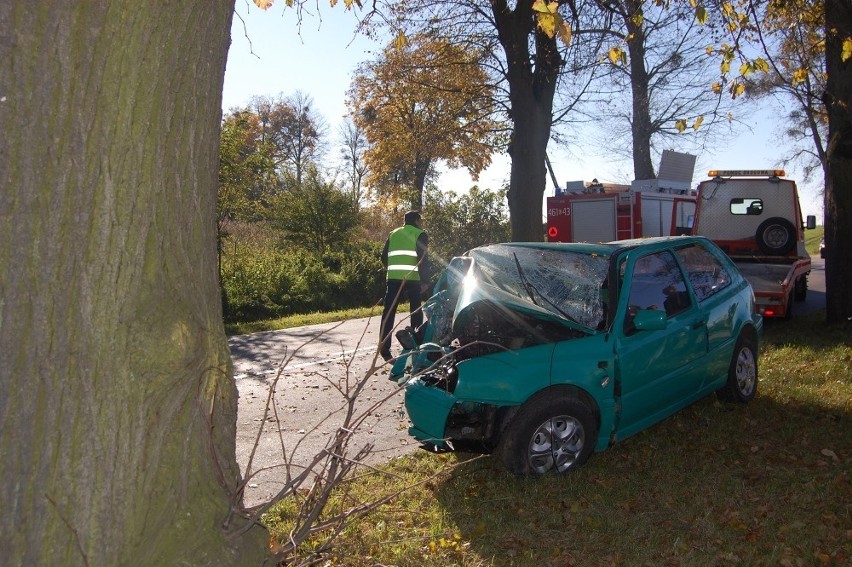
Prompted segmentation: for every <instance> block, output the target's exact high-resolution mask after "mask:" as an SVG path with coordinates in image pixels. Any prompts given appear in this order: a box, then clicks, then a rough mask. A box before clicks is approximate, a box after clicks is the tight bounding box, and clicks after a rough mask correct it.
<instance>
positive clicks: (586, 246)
mask: <svg viewBox="0 0 852 567" xmlns="http://www.w3.org/2000/svg"><path fill="white" fill-rule="evenodd" d="M691 242H703V243H707V242H710V241H709V240H707V239H706V238H704V237H702V236H658V237H652V238H634V239H632V240H615V241H612V242H598V243H591V242H504V243H502V244H490V245H487V246H480V247H479V248H489V247H491V246H511V247H518V248H536V249H540V250H554V251H567V252H572V251H573V252H580V253H583V254H598V255H600V256H611V255H613V254H614V253H616V252H619V251H622V250H625V249H628V248H639V247H642V248H653V249H657V248H670V247H672V246H675V245H683V244H689V243H691ZM474 250H476V248H474Z"/></svg>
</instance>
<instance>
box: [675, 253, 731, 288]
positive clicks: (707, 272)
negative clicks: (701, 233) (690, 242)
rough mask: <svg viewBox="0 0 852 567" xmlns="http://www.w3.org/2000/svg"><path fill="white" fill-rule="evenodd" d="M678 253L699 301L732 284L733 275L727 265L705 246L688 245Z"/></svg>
mask: <svg viewBox="0 0 852 567" xmlns="http://www.w3.org/2000/svg"><path fill="white" fill-rule="evenodd" d="M676 253H677V256H678V258H680V261H681V263H682V264H683V267H684V269H686V277H687V278H688V279H689V283H690V284H692V289H693V291H694V292H695V297H696V299H698V301H699V302H701V301H704V300H705V299H707V298H708V297H711V296H712V295H714V294H716V293H717V292H719V291H721V290H722V289H724V288H726V287H728V286H729V285H730V284H731V276H730V274H729V273H728V271H727V270H726V269H725V266H723V265H722V263H721V262H719V260H718V259H716V257H715V256H713V254H711V253H710V252H709V251H708V250H707V249H706V248H704V247H703V246H700V245H695V246H687V247H686V248H680V249H679V250H677V252H676Z"/></svg>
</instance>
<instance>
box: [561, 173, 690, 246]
mask: <svg viewBox="0 0 852 567" xmlns="http://www.w3.org/2000/svg"><path fill="white" fill-rule="evenodd" d="M695 200H696V197H695V193H694V191H691V190H689V189H666V188H659V189H656V190H650V191H648V190H642V191H636V190H634V189H633V188H629V187H624V186H622V187H605V186H603V185H602V184H590V185H588V186H586V187H585V188H584V189H583V190H582V191H581V192H575V193H570V192H566V193H562V194H560V195H556V196H554V197H548V198H547V238H548V240H550V241H551V242H609V241H612V240H627V239H630V238H642V237H649V236H670V235H671V236H674V235H679V234H689V233H690V231H691V228H692V222H693V219H694V217H695Z"/></svg>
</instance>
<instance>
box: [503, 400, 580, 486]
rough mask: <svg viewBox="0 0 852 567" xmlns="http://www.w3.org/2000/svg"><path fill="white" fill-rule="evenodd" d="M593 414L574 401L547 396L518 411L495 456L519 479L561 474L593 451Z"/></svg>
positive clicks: (575, 465)
mask: <svg viewBox="0 0 852 567" xmlns="http://www.w3.org/2000/svg"><path fill="white" fill-rule="evenodd" d="M596 441H597V426H596V420H595V418H594V415H593V414H592V410H591V409H590V408H589V406H587V405H586V404H585V403H583V402H582V401H580V400H579V399H577V398H574V397H566V396H560V395H555V396H554V395H552V394H551V395H548V396H546V397H545V396H542V397H537V398H533V399H532V400H530V401H528V402H527V403H526V404H525V405H524V406H523V407H521V409H520V411H519V412H518V414H517V415H516V416H515V419H513V420H512V423H510V424H509V427H508V429H507V430H506V431H505V432H504V433H503V438H502V439H501V440H500V443H499V445H498V447H497V455H498V456H499V458H500V460H501V461H503V464H504V465H505V466H506V468H507V469H509V471H511V472H513V473H515V474H516V475H519V476H527V475H531V476H542V475H545V474H548V473H556V474H561V473H564V472H566V471H568V470H571V469H575V468H577V467H579V466H580V465H582V464H583V463H585V462H586V461H587V460H588V459H589V456H590V455H591V454H592V451H593V450H594V448H595V442H596Z"/></svg>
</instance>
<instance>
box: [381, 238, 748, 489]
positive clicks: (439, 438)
mask: <svg viewBox="0 0 852 567" xmlns="http://www.w3.org/2000/svg"><path fill="white" fill-rule="evenodd" d="M435 290H436V293H435V294H434V295H433V296H432V297H431V298H430V299H429V300H428V301H427V302H426V303H425V304H424V307H423V308H424V311H425V313H426V316H427V322H426V323H425V324H424V325H423V327H421V328H420V329H417V330H410V329H409V330H404V331H401V332H400V333H397V338H398V339H399V341H400V343H401V344H402V345H403V348H404V350H403V356H401V357H400V358H398V359H397V361H396V363H395V365H394V367H393V369H392V371H391V376H392V377H393V378H395V379H397V380H398V381H399V382H400V383H404V384H405V408H406V410H407V412H408V416H409V418H410V421H411V427H410V429H409V433H410V434H411V435H412V436H414V437H415V438H416V439H418V440H419V441H421V442H423V443H424V444H426V445H431V446H433V447H435V448H443V449H450V450H451V449H453V448H454V447H455V446H456V445H457V444H461V443H464V444H465V445H466V446H470V445H471V444H475V445H477V446H480V447H483V448H485V449H486V450H488V451H491V452H493V454H494V455H495V456H497V457H498V458H499V459H500V460H501V461H502V462H503V463H504V465H505V466H506V467H507V468H508V469H509V470H510V471H512V472H514V473H516V474H519V475H543V474H547V473H551V472H555V473H563V472H565V471H568V470H570V469H573V468H576V467H578V466H580V465H582V464H583V463H584V462H585V461H586V460H587V459H588V458H589V456H590V455H591V454H592V453H593V452H595V451H603V450H604V449H606V448H607V447H609V446H610V445H612V444H613V443H615V442H617V441H620V440H623V439H625V438H627V437H630V436H631V435H633V434H635V433H637V432H639V431H641V430H643V429H645V428H647V427H649V426H651V425H653V424H655V423H657V422H659V421H660V420H662V419H664V418H666V417H668V416H670V415H671V414H673V413H674V412H676V411H678V410H679V409H681V408H683V407H685V406H687V405H689V404H691V403H693V402H695V401H696V400H698V399H700V398H702V397H704V396H706V395H708V394H710V393H712V392H716V394H717V395H718V397H719V398H720V399H722V400H725V401H731V402H741V403H744V402H748V401H750V400H751V399H752V398H754V396H755V393H756V391H757V383H758V363H757V360H758V344H759V340H760V337H761V334H762V329H763V321H762V319H761V317H760V315H758V314H757V313H756V311H755V302H754V294H753V293H752V290H751V287H750V286H749V284H748V282H747V281H746V280H745V279H744V278H743V276H742V275H741V274H740V273H739V271H738V270H737V268H736V266H734V264H733V263H732V262H731V261H730V260H729V259H728V257H727V256H726V255H725V254H724V253H723V252H722V251H721V250H720V249H719V248H718V247H717V246H716V245H715V244H713V243H712V242H711V241H709V240H707V239H705V238H703V237H690V236H679V237H668V238H651V239H641V240H628V241H618V242H612V243H607V244H585V243H574V244H562V243H509V244H495V245H490V246H483V247H480V248H475V249H473V250H471V251H470V252H468V253H467V254H465V255H464V256H462V257H457V258H454V259H453V260H452V261H451V262H450V263H449V266H448V267H447V269H446V270H445V271H444V273H443V274H442V275H441V278H440V280H439V282H438V283H437V284H436V286H435Z"/></svg>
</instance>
